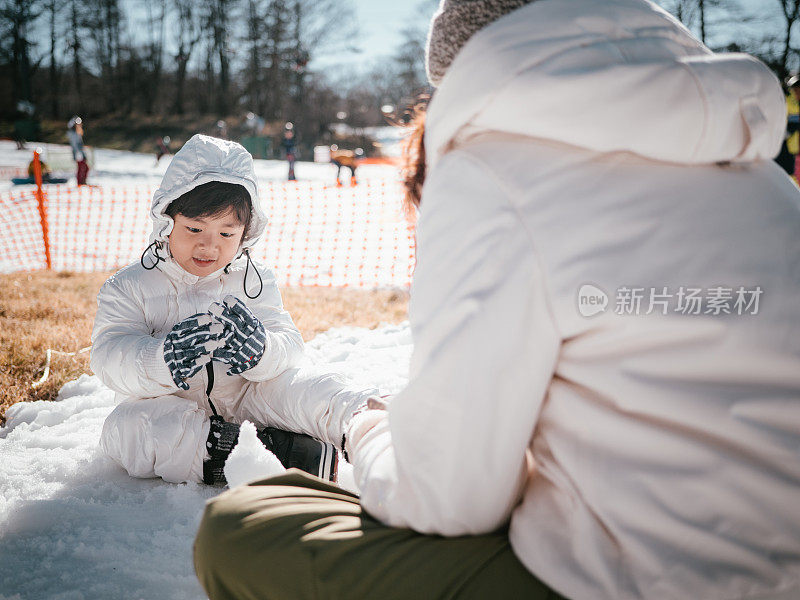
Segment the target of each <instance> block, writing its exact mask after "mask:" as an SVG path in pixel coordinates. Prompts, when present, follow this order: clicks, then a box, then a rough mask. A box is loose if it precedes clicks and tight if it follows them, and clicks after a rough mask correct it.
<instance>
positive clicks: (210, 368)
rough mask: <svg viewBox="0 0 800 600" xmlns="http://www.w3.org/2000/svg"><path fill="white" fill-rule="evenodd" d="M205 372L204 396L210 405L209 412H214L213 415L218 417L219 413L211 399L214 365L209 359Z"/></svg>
mask: <svg viewBox="0 0 800 600" xmlns="http://www.w3.org/2000/svg"><path fill="white" fill-rule="evenodd" d="M206 373H207V374H208V385H207V386H206V398H207V399H208V405H209V406H210V407H211V412H213V413H214V416H215V417H218V416H219V413H218V412H217V408H216V407H215V406H214V403H213V402H212V401H211V390H213V389H214V366H213V363H212V362H210V361H209V362H207V363H206Z"/></svg>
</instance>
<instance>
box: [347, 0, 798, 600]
mask: <svg viewBox="0 0 800 600" xmlns="http://www.w3.org/2000/svg"><path fill="white" fill-rule="evenodd" d="M784 111H785V109H784V106H783V97H782V94H781V90H780V86H779V84H778V81H777V79H776V78H775V77H774V76H773V75H772V74H771V73H770V72H769V71H768V69H767V68H766V67H765V66H764V65H763V64H761V63H760V62H758V61H757V60H755V59H753V58H751V57H749V56H746V55H742V54H733V55H715V54H712V53H711V52H710V51H709V50H708V49H707V48H705V47H704V46H703V45H701V44H700V43H699V42H698V41H697V40H695V39H694V38H693V37H692V36H691V35H690V34H689V33H688V32H687V31H686V30H685V29H684V28H683V27H682V26H681V25H680V24H679V23H677V22H676V21H675V20H674V19H673V18H672V17H670V16H669V15H667V14H666V13H665V12H663V11H662V10H661V9H659V8H657V7H656V6H654V5H653V4H650V3H647V2H645V1H643V0H607V1H603V2H596V1H593V0H537V1H536V2H533V3H531V4H529V5H526V6H525V7H523V8H521V9H519V10H517V11H514V12H513V13H511V14H509V15H507V16H506V17H504V18H502V19H500V20H498V21H497V22H495V23H493V24H492V25H490V26H488V27H486V28H485V29H484V30H482V31H480V32H479V33H477V34H476V35H475V36H474V37H473V38H472V39H471V40H470V41H469V42H468V43H467V45H466V46H465V47H464V48H463V49H462V50H461V52H460V53H459V54H458V56H457V57H456V59H455V61H454V62H453V64H452V66H451V68H450V70H449V71H448V73H447V74H446V76H445V78H444V79H443V81H442V83H441V85H440V87H439V88H438V89H437V91H436V93H435V95H434V98H433V100H432V102H431V104H430V107H429V110H428V118H427V132H426V138H425V141H426V149H427V153H428V168H429V172H428V179H427V181H426V184H425V188H424V190H423V199H422V206H421V216H420V220H419V227H418V233H417V235H418V255H417V269H416V272H415V277H414V283H413V286H412V301H411V307H410V319H411V327H412V333H413V337H414V344H415V347H414V353H413V357H412V364H411V371H410V381H409V384H408V387H407V388H406V389H405V390H404V391H403V392H401V393H400V394H399V395H398V396H396V398H395V399H394V400H393V401H392V403H391V406H390V409H389V413H388V417H387V418H380V417H379V415H380V413H378V412H371V413H370V412H368V413H365V414H363V415H361V416H359V417H357V418H356V421H355V423H354V425H353V427H352V428H351V431H350V436H349V438H350V439H349V441H348V444H349V445H350V456H351V459H352V461H353V463H354V465H355V473H356V480H357V483H358V484H359V485H360V487H361V490H362V498H361V501H362V504H363V506H364V507H365V508H366V509H367V510H368V511H369V512H370V513H372V514H373V515H375V516H376V517H378V518H380V519H381V520H383V521H384V522H386V523H389V524H392V525H395V526H401V527H410V528H413V529H416V530H418V531H421V532H426V533H438V534H443V535H447V536H457V535H463V534H477V533H482V532H487V531H491V530H493V529H495V528H497V527H499V526H501V525H502V524H504V523H506V522H508V521H509V520H510V534H509V535H510V540H511V544H512V547H513V549H514V551H515V552H516V554H517V556H518V557H519V558H520V560H521V561H522V562H523V563H524V564H525V565H526V566H527V568H528V569H530V571H531V572H532V573H534V574H535V575H536V576H537V577H539V578H540V579H542V580H543V581H544V582H546V583H547V584H548V585H550V586H552V587H553V588H554V589H556V590H557V591H558V592H560V593H562V594H564V595H565V596H567V597H569V598H572V599H573V600H603V599H605V600H624V599H639V598H647V599H665V600H668V599H685V598H698V599H701V598H702V599H717V600H732V599H734V598H736V599H739V598H742V599H744V598H748V599H755V598H787V599H788V598H798V597H800V583H799V581H800V303H798V298H800V210H799V209H800V194H799V193H798V190H797V188H796V187H795V186H794V184H793V183H792V182H791V181H790V180H789V179H788V178H787V177H786V176H785V175H784V174H783V173H782V172H781V171H780V169H779V168H778V167H777V166H776V165H775V164H773V163H772V161H771V160H770V159H771V158H772V157H773V156H774V155H775V154H776V153H777V151H778V148H779V146H780V142H781V137H782V134H783V129H784V126H785V114H784ZM584 286H593V287H584ZM740 288H741V289H742V290H744V296H743V297H744V298H745V299H746V300H747V303H745V304H741V303H740V304H738V305H737V303H736V299H737V292H738V290H739V289H740ZM582 289H583V294H579V292H581V290H582ZM695 289H699V290H701V292H700V296H701V298H702V305H701V307H700V312H699V314H688V313H691V312H694V307H691V308H690V310H686V308H687V306H689V304H688V301H687V297H688V296H687V295H688V294H689V293H690V290H695ZM759 289H760V290H761V294H760V295H758V291H757V290H759ZM587 290H588V291H587ZM720 290H721V291H720ZM728 290H731V291H730V292H728ZM749 292H752V293H749ZM603 293H605V294H606V295H607V298H608V304H607V305H606V308H605V310H604V311H602V310H601V311H600V312H599V313H598V314H596V315H594V316H584V314H583V313H586V314H588V312H589V311H588V310H587V309H588V308H591V306H594V305H591V304H590V300H589V299H588V298H589V296H594V297H597V298H598V299H599V301H600V302H601V303H602V294H603ZM670 294H671V295H670ZM682 294H683V295H682ZM727 294H730V295H731V297H730V298H729V301H728V302H724V299H725V297H726V295H727ZM639 296H641V298H640V306H639V309H638V311H637V310H636V307H635V302H634V303H630V302H628V300H627V299H635V298H636V297H639ZM754 298H757V299H758V300H759V303H758V306H757V307H756V306H755V303H754V301H753V299H754ZM600 306H601V307H602V304H601V305H600ZM726 310H727V312H726ZM618 312H619V313H620V314H617V313H618ZM637 312H638V314H636V313H637ZM738 312H742V313H743V314H738ZM716 313H719V314H716ZM371 424H374V426H373V427H372V428H369V425H371ZM365 432H366V433H365Z"/></svg>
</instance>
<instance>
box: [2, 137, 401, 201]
mask: <svg viewBox="0 0 800 600" xmlns="http://www.w3.org/2000/svg"><path fill="white" fill-rule="evenodd" d="M37 147H42V148H44V149H45V150H46V151H47V150H48V149H50V150H51V151H58V152H59V154H67V153H69V152H70V149H69V146H59V145H57V144H42V143H38V142H28V144H27V148H26V149H25V150H17V145H16V143H14V142H10V141H6V140H0V170H2V168H3V167H17V168H20V169H27V167H28V163H29V162H30V161H31V160H32V159H33V151H34V150H35V149H36V148H37ZM93 153H94V165H93V166H92V168H91V169H90V171H89V177H88V180H87V182H88V183H90V184H92V185H99V186H112V185H113V186H119V185H125V184H145V185H152V186H153V188H155V187H157V186H158V184H159V183H160V182H161V178H162V177H163V175H164V171H166V170H167V167H168V166H169V164H170V162H172V156H165V157H164V158H162V159H161V160H160V161H159V162H158V163H156V158H155V154H143V153H141V152H127V151H124V150H106V149H102V148H95V149H93ZM43 156H44V155H43ZM69 156H71V154H70V155H69ZM255 169H256V177H257V178H258V179H259V180H265V181H284V180H286V177H287V174H288V167H287V164H286V161H283V160H256V161H255ZM65 174H66V175H68V176H69V181H68V182H67V183H66V184H64V185H67V186H70V187H75V186H76V184H77V182H76V180H75V173H74V169H70V170H69V171H67V172H66V173H65ZM345 174H346V176H347V178H349V177H350V171H348V170H347V169H342V178H343V180H344V178H345ZM358 174H359V178H360V179H361V180H363V181H365V182H366V181H371V180H381V179H387V178H396V177H397V169H396V168H395V167H392V166H388V165H365V166H363V167H360V168H359V170H358ZM295 175H296V176H297V179H298V180H299V181H322V182H325V183H331V184H332V183H335V181H336V167H335V166H333V165H331V164H328V163H313V162H305V161H298V162H297V163H296V165H295ZM16 176H17V175H15V177H16ZM33 187H34V186H32V185H31V186H15V185H13V184H12V183H11V177H10V176H9V177H3V178H0V192H5V191H9V190H11V189H15V190H23V189H33Z"/></svg>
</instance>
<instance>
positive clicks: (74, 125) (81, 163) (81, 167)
mask: <svg viewBox="0 0 800 600" xmlns="http://www.w3.org/2000/svg"><path fill="white" fill-rule="evenodd" d="M67 139H69V145H70V147H71V148H72V158H73V160H74V161H75V162H76V164H77V165H78V172H77V174H76V178H77V180H78V185H85V184H86V177H87V175H88V174H89V163H88V162H86V150H85V149H84V147H83V119H81V118H80V117H79V116H77V115H76V116H74V117H72V118H71V119H70V120H69V123H67Z"/></svg>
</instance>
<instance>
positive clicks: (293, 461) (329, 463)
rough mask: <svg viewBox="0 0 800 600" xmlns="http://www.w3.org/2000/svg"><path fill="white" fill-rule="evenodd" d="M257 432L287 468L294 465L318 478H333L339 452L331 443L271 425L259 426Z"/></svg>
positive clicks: (333, 479)
mask: <svg viewBox="0 0 800 600" xmlns="http://www.w3.org/2000/svg"><path fill="white" fill-rule="evenodd" d="M257 435H258V439H259V440H261V443H262V444H264V446H265V447H266V448H267V450H270V451H272V453H273V454H275V456H277V457H278V460H280V461H281V464H282V465H283V466H284V467H286V468H287V469H291V468H292V467H294V468H296V469H300V470H302V471H305V472H306V473H311V474H312V475H316V476H317V477H319V478H321V479H327V480H328V481H335V480H336V471H337V467H338V456H337V454H336V448H335V447H334V446H333V444H328V443H326V442H321V441H320V440H318V439H315V438H313V437H311V436H310V435H305V434H303V433H292V432H290V431H283V430H281V429H275V428H274V427H265V428H264V429H260V430H259V431H258V434H257Z"/></svg>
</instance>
